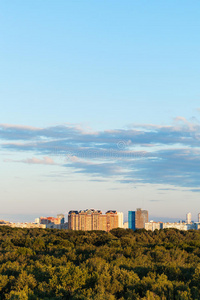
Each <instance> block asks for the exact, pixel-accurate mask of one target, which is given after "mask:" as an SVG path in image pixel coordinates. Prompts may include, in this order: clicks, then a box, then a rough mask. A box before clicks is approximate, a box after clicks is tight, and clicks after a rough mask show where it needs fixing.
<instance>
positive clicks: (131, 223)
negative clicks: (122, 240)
mask: <svg viewBox="0 0 200 300" xmlns="http://www.w3.org/2000/svg"><path fill="white" fill-rule="evenodd" d="M147 222H148V211H147V210H142V209H141V208H137V210H136V211H129V212H128V228H130V229H133V230H135V229H142V228H145V223H147Z"/></svg>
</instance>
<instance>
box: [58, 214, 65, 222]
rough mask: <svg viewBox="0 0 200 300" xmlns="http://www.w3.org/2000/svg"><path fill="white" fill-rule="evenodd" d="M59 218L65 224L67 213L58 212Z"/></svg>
mask: <svg viewBox="0 0 200 300" xmlns="http://www.w3.org/2000/svg"><path fill="white" fill-rule="evenodd" d="M57 218H58V219H60V224H64V223H65V215H63V214H58V215H57Z"/></svg>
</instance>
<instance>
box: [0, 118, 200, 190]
mask: <svg viewBox="0 0 200 300" xmlns="http://www.w3.org/2000/svg"><path fill="white" fill-rule="evenodd" d="M0 139H1V141H2V142H1V149H4V150H6V151H8V153H9V152H12V151H14V152H15V153H16V152H17V153H18V152H19V153H24V154H26V156H28V157H30V154H31V156H33V158H28V159H23V160H21V159H20V160H12V162H16V161H17V162H22V163H27V164H44V165H45V164H46V165H55V164H60V165H62V167H64V168H70V170H71V169H72V170H74V173H83V174H88V175H91V180H93V179H94V178H93V175H95V176H98V177H102V178H105V177H113V178H115V179H116V177H117V176H118V179H116V180H117V181H118V182H121V183H153V184H154V183H162V184H169V185H173V186H177V187H180V186H181V187H191V190H192V191H197V189H195V188H198V186H199V184H200V173H199V169H200V124H199V123H198V121H196V120H193V121H188V120H186V119H185V118H183V117H177V118H175V119H174V122H173V124H172V125H168V126H162V125H155V124H132V125H130V126H128V127H127V129H115V130H105V131H98V132H97V131H95V132H94V131H92V130H83V129H82V128H81V127H80V126H77V125H70V124H66V125H60V126H52V127H47V128H36V127H29V126H19V125H17V126H16V125H9V124H1V125H0ZM38 155H43V158H42V159H41V158H40V157H39V158H38ZM58 160H59V163H58ZM10 162H11V160H10Z"/></svg>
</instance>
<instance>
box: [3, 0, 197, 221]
mask: <svg viewBox="0 0 200 300" xmlns="http://www.w3.org/2000/svg"><path fill="white" fill-rule="evenodd" d="M199 11H200V2H199V1H194V2H193V3H192V5H191V3H189V2H188V1H186V0H183V1H181V5H180V2H178V1H172V0H170V1H167V2H155V1H151V2H149V1H147V0H144V1H132V0H125V1H123V2H122V1H119V0H115V1H114V0H111V1H109V2H108V1H106V0H102V1H100V2H94V3H91V1H89V0H84V1H82V2H80V1H78V2H77V1H63V0H60V1H47V0H44V1H33V0H30V1H28V2H26V1H23V0H19V1H15V2H6V1H2V2H1V3H0V14H1V18H0V28H1V29H0V31H1V36H2V47H0V63H1V71H0V74H1V86H0V99H1V103H2V105H1V110H0V169H1V192H0V198H1V211H0V218H2V219H4V218H6V216H8V218H10V219H12V220H16V221H20V220H26V219H30V220H31V219H34V218H35V217H36V216H38V215H44V214H47V215H56V214H57V212H64V213H65V214H66V213H67V212H68V211H69V210H71V209H74V210H78V209H79V208H80V207H82V208H84V207H97V208H98V207H101V209H102V211H107V210H109V209H113V208H114V209H116V210H117V211H120V212H123V213H124V216H125V218H128V216H127V212H128V210H132V209H133V208H134V207H145V209H147V210H148V211H149V212H153V215H151V213H150V216H149V219H151V218H152V219H155V220H156V219H158V218H162V219H167V218H171V219H173V218H174V219H176V218H177V219H184V218H185V212H187V211H190V212H191V214H192V216H196V215H197V213H196V212H198V211H199V197H200V188H199V186H200V185H199V183H200V173H199V169H200V89H199V78H200V60H199V52H200V39H199V29H200V19H199ZM177 212H178V215H179V216H177ZM34 216H35V217H34ZM195 218H196V217H195Z"/></svg>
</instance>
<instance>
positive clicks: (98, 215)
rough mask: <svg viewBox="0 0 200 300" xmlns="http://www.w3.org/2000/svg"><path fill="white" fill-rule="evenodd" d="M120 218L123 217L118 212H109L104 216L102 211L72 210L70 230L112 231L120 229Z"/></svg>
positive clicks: (69, 215) (70, 213)
mask: <svg viewBox="0 0 200 300" xmlns="http://www.w3.org/2000/svg"><path fill="white" fill-rule="evenodd" d="M119 216H120V217H119ZM119 218H121V215H118V213H117V211H116V210H109V211H107V212H106V214H105V215H103V214H102V212H101V210H95V209H86V210H81V211H77V210H71V211H70V212H69V214H68V228H69V229H72V230H104V231H110V230H111V229H113V228H118V227H119ZM120 223H121V220H120Z"/></svg>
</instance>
